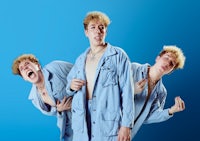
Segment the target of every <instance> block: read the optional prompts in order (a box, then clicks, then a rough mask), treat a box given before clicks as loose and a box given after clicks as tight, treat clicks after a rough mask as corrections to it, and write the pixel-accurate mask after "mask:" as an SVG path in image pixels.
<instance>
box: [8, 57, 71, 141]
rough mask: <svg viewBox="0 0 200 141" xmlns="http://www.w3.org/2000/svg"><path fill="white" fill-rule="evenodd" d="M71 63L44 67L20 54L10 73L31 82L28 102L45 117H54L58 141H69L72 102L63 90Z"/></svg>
mask: <svg viewBox="0 0 200 141" xmlns="http://www.w3.org/2000/svg"><path fill="white" fill-rule="evenodd" d="M71 68H72V64H71V63H68V62H64V61H58V60H57V61H52V62H50V63H49V64H47V65H45V66H44V68H42V67H41V65H40V64H39V60H38V59H37V58H36V57H35V56H34V55H33V54H23V55H21V56H19V57H18V58H16V59H15V60H14V62H13V65H12V72H13V74H15V75H20V76H21V77H22V78H23V79H24V80H26V81H28V82H30V83H32V89H31V91H30V94H29V100H31V101H32V103H33V105H34V106H35V107H36V108H37V109H39V110H40V111H41V112H42V113H43V114H45V115H51V116H56V117H57V126H58V127H59V129H60V140H61V141H72V134H73V132H72V129H71V111H70V108H71V100H72V98H71V97H69V98H67V94H66V91H65V87H66V85H67V80H66V78H67V75H68V73H69V71H70V70H71Z"/></svg>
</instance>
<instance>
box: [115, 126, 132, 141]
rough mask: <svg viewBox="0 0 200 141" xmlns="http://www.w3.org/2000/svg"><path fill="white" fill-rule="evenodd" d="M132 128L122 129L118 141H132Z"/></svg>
mask: <svg viewBox="0 0 200 141" xmlns="http://www.w3.org/2000/svg"><path fill="white" fill-rule="evenodd" d="M130 137H131V134H130V128H128V127H123V126H122V127H120V129H119V132H118V137H117V141H130Z"/></svg>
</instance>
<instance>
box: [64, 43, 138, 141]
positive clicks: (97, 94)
mask: <svg viewBox="0 0 200 141" xmlns="http://www.w3.org/2000/svg"><path fill="white" fill-rule="evenodd" d="M89 50H90V49H89V48H88V49H86V51H85V52H84V53H83V54H82V55H80V56H79V57H78V59H77V60H76V63H75V65H74V66H73V68H72V70H71V71H70V73H69V75H68V77H67V78H68V82H69V83H68V85H67V88H66V90H67V94H69V95H74V97H73V101H72V129H73V132H74V136H73V141H80V140H81V141H88V140H89V139H88V133H87V123H86V122H87V121H86V86H85V85H84V86H83V87H82V88H81V90H79V91H71V90H70V83H71V80H72V79H73V78H78V79H81V80H85V81H86V76H85V61H86V56H87V53H88V52H89ZM131 76H132V75H131V63H130V61H129V58H128V56H127V55H126V53H125V52H124V51H123V50H122V49H120V48H118V47H114V46H111V45H110V44H108V45H107V48H106V51H105V53H104V54H103V56H102V58H101V59H100V61H99V63H98V66H97V69H96V75H95V81H94V89H93V93H92V105H91V106H92V112H91V118H92V121H91V122H92V127H91V128H92V133H91V134H92V139H91V140H92V141H93V140H94V141H107V140H110V139H112V138H113V139H114V140H116V139H117V133H118V130H119V128H120V127H121V126H124V127H129V128H131V127H132V119H133V118H134V103H133V102H134V94H133V92H134V91H133V88H134V87H133V81H132V78H131Z"/></svg>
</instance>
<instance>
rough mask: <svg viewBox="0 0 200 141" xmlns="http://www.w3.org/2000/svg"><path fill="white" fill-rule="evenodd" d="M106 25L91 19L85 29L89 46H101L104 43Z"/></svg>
mask: <svg viewBox="0 0 200 141" xmlns="http://www.w3.org/2000/svg"><path fill="white" fill-rule="evenodd" d="M106 30H107V29H106V27H105V26H104V25H103V24H102V23H101V22H99V21H97V20H92V21H90V23H89V24H88V27H87V29H86V30H85V35H86V36H87V37H88V39H89V41H90V45H91V46H102V45H104V44H105V36H106Z"/></svg>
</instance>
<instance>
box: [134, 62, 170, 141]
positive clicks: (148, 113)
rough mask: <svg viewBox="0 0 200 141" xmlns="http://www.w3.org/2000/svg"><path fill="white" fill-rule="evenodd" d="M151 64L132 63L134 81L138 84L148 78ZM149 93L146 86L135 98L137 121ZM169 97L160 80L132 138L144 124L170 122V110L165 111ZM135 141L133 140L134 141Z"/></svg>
mask: <svg viewBox="0 0 200 141" xmlns="http://www.w3.org/2000/svg"><path fill="white" fill-rule="evenodd" d="M149 66H150V65H149V64H139V63H132V71H133V79H134V82H138V81H140V80H142V79H143V78H147V76H148V74H147V72H148V67H149ZM147 93H148V84H146V85H145V88H144V90H143V91H142V93H140V94H136V95H135V96H134V99H135V100H134V101H135V119H136V118H137V117H138V115H139V113H140V111H141V110H142V107H143V105H144V103H145V100H146V96H147ZM166 97H167V90H166V88H165V86H164V85H163V83H162V79H160V80H159V81H158V82H157V84H156V86H155V87H154V89H153V90H152V92H151V96H150V98H149V100H148V103H147V105H146V107H145V110H144V111H143V113H142V114H141V115H140V116H139V118H138V120H137V121H136V122H135V123H134V127H133V129H132V137H134V136H135V135H136V133H137V132H138V130H139V129H140V127H141V126H142V124H143V123H144V124H150V123H157V122H162V121H165V120H168V119H169V118H170V117H172V116H170V115H169V113H168V110H169V109H163V108H164V105H165V100H166ZM132 141H133V139H132Z"/></svg>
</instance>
